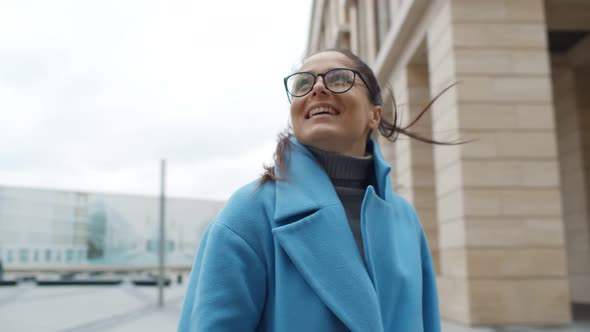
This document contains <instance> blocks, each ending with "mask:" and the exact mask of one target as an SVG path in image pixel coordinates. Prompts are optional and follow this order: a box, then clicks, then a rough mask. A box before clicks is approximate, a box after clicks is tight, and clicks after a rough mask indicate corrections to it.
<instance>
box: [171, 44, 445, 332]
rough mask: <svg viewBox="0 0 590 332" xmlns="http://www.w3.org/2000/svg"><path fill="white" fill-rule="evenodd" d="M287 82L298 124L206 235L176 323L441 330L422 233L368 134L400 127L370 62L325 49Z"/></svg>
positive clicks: (224, 327)
mask: <svg viewBox="0 0 590 332" xmlns="http://www.w3.org/2000/svg"><path fill="white" fill-rule="evenodd" d="M285 87H286V89H287V93H288V96H289V99H290V101H291V124H292V131H293V133H292V134H288V135H285V136H283V137H282V138H281V139H280V141H279V144H278V146H277V153H276V154H275V163H276V165H275V166H274V167H272V168H271V167H269V168H267V171H266V173H265V175H264V176H263V178H262V179H261V180H260V181H259V182H258V183H256V182H253V183H251V184H249V185H246V186H245V187H243V188H242V189H240V190H238V191H237V192H236V193H235V194H234V195H233V196H232V197H231V199H230V200H229V201H228V203H227V205H226V207H225V208H224V209H223V210H222V211H221V212H220V213H219V214H218V216H217V217H216V218H215V220H214V221H213V222H212V223H211V224H210V225H209V227H208V229H207V230H206V232H205V234H204V235H203V238H202V240H201V244H200V247H199V251H198V254H197V257H196V261H195V264H194V266H193V270H192V273H191V277H190V282H189V286H188V290H187V293H186V297H185V302H184V307H183V311H182V316H181V320H180V324H179V327H178V330H179V331H347V330H350V331H363V332H365V331H371V332H372V331H400V332H418V331H427V332H432V331H440V321H439V311H438V300H437V292H436V283H435V274H434V269H433V266H432V259H431V256H430V251H429V249H428V245H427V242H426V238H425V236H424V231H423V230H422V227H421V224H420V222H419V220H418V217H417V215H416V212H415V210H414V209H413V208H412V207H411V206H410V205H409V204H408V203H407V202H406V201H405V200H403V199H402V198H400V197H399V196H398V195H396V194H395V193H393V192H392V190H391V184H390V181H389V172H390V167H389V165H387V164H386V163H385V161H384V159H383V157H382V155H381V152H380V151H379V148H378V146H377V144H376V143H375V141H373V140H372V139H370V134H371V132H372V130H374V129H379V131H380V132H381V133H382V134H385V135H386V136H388V137H390V138H391V137H394V136H395V134H397V132H399V131H402V132H404V129H400V128H397V127H396V126H395V123H394V124H390V123H388V122H387V121H385V120H382V114H381V112H382V110H381V104H382V99H381V95H380V89H379V86H378V84H377V81H376V79H375V76H374V74H373V72H372V71H371V69H370V68H369V67H368V66H367V65H366V64H365V63H363V62H362V61H361V60H360V59H359V58H358V57H356V56H355V55H354V54H352V53H350V52H349V51H343V50H329V51H323V52H320V53H316V54H314V55H311V56H309V57H307V58H306V59H305V60H304V62H303V65H302V67H301V68H300V70H299V72H298V73H295V74H292V75H290V76H288V77H287V78H285Z"/></svg>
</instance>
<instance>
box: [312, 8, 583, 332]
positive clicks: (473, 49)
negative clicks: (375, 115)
mask: <svg viewBox="0 0 590 332" xmlns="http://www.w3.org/2000/svg"><path fill="white" fill-rule="evenodd" d="M312 6H313V8H312V17H311V26H310V29H309V31H310V33H309V40H308V51H309V52H315V51H317V50H320V49H325V48H333V47H337V48H349V49H351V50H352V51H354V52H355V53H357V54H359V55H360V56H361V58H363V59H364V60H365V61H367V63H368V64H369V65H370V66H371V67H372V68H373V69H374V71H375V73H376V75H377V76H378V79H379V80H380V81H381V82H382V83H384V84H385V86H386V84H387V83H388V84H390V85H391V87H392V90H393V95H394V96H395V101H396V105H397V110H398V111H399V113H400V114H401V115H402V116H401V120H402V125H404V124H408V123H409V121H410V120H412V119H413V118H415V117H416V116H417V115H418V114H419V113H420V111H421V110H422V109H423V108H424V107H425V106H426V105H427V104H428V102H429V101H430V100H432V99H433V98H435V97H436V96H437V95H438V94H439V93H441V92H442V91H444V90H445V89H446V88H447V87H449V86H450V85H452V84H454V83H458V84H457V85H456V86H454V87H452V88H451V89H449V90H448V91H446V92H444V93H443V94H442V95H441V96H440V98H438V99H437V100H436V102H435V103H434V104H433V106H432V108H431V110H430V111H429V112H428V113H427V114H426V116H425V117H423V118H422V119H421V120H420V122H419V123H418V124H417V125H416V126H414V127H412V128H413V129H414V130H415V131H416V132H418V133H421V134H423V135H432V137H434V138H435V139H438V140H447V141H448V140H454V139H468V140H473V141H472V142H470V143H468V144H464V145H459V146H451V147H449V146H439V145H428V144H423V143H420V142H417V141H414V140H409V139H404V138H403V137H402V138H400V139H399V140H398V141H397V142H396V143H395V144H391V143H389V142H387V141H385V140H382V139H381V140H380V144H381V145H382V148H383V149H384V151H385V154H386V155H387V158H389V161H390V162H391V163H392V165H393V166H394V167H393V174H392V178H393V182H394V184H395V187H394V188H395V190H396V191H398V192H399V193H401V194H402V195H403V196H405V197H406V198H407V199H408V200H409V201H410V202H412V203H413V205H414V206H415V207H416V208H417V210H418V213H419V214H420V216H421V219H422V222H423V225H424V228H425V230H426V232H427V236H428V239H429V243H430V246H431V250H432V253H433V257H434V260H435V264H436V271H437V274H438V278H437V279H438V287H439V294H440V303H441V311H442V315H443V316H444V317H446V318H448V319H451V320H454V321H458V322H463V323H465V324H470V325H488V324H489V325H503V324H527V325H535V324H566V323H568V322H570V321H571V320H572V309H571V305H572V303H573V304H576V305H581V304H585V305H588V304H590V241H589V238H590V172H589V171H590V93H588V92H589V91H590V90H589V89H588V86H590V33H589V32H590V1H587V0H493V1H491V0H366V1H364V0H342V1H329V0H315V1H314V2H313V5H312ZM386 94H387V96H386V98H385V99H386V100H387V101H386V103H385V105H384V106H385V107H384V110H385V111H386V112H391V110H392V105H393V102H392V98H391V97H392V96H391V94H390V93H386ZM390 114H391V113H389V116H390Z"/></svg>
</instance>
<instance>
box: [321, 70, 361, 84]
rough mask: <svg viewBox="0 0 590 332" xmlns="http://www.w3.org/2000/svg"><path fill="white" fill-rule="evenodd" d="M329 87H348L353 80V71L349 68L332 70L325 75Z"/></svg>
mask: <svg viewBox="0 0 590 332" xmlns="http://www.w3.org/2000/svg"><path fill="white" fill-rule="evenodd" d="M326 81H327V83H328V84H329V85H330V87H331V88H348V87H349V86H351V85H352V83H353V81H354V73H353V72H352V71H350V70H334V71H331V72H329V73H328V75H326Z"/></svg>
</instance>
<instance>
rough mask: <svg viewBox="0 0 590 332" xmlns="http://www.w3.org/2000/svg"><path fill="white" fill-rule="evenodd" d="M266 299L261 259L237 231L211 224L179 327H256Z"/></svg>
mask: <svg viewBox="0 0 590 332" xmlns="http://www.w3.org/2000/svg"><path fill="white" fill-rule="evenodd" d="M265 297H266V268H265V265H264V264H263V262H262V260H261V258H260V257H259V256H258V254H257V253H256V252H255V251H254V249H253V248H252V247H251V246H250V245H249V244H248V243H247V242H246V241H245V240H244V239H243V238H242V237H241V236H240V235H238V234H237V233H236V232H234V231H233V230H232V229H230V228H228V227H227V226H225V225H223V224H220V223H212V224H211V225H210V226H209V228H208V229H207V231H206V232H205V234H204V235H203V238H202V240H201V243H200V245H199V250H198V253H197V257H196V258H195V263H194V265H193V269H192V272H191V276H190V280H189V285H188V288H187V292H186V295H185V299H184V305H183V308H182V313H181V317H180V322H179V325H178V331H179V332H196V331H254V330H255V329H256V327H257V325H258V323H259V321H260V318H261V313H262V308H263V306H264V301H265Z"/></svg>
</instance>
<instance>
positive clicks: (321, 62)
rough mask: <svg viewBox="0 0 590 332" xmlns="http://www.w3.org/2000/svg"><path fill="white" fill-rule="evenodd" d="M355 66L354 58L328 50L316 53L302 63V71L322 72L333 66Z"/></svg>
mask: <svg viewBox="0 0 590 332" xmlns="http://www.w3.org/2000/svg"><path fill="white" fill-rule="evenodd" d="M338 67H340V68H354V64H353V62H352V60H350V59H349V58H348V57H347V56H346V55H344V54H342V53H340V52H334V51H328V52H321V53H317V54H314V55H312V56H310V57H308V58H307V59H305V61H303V65H301V68H299V69H300V71H311V72H314V73H322V72H325V71H328V70H330V69H332V68H338Z"/></svg>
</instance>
